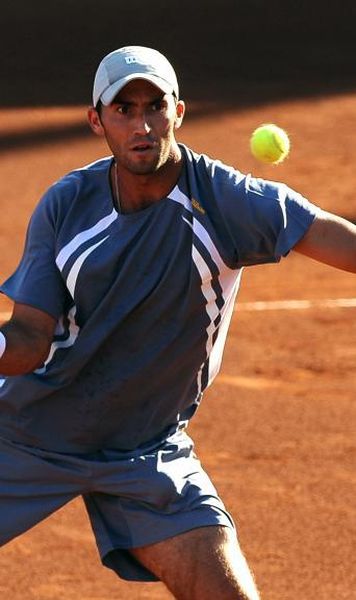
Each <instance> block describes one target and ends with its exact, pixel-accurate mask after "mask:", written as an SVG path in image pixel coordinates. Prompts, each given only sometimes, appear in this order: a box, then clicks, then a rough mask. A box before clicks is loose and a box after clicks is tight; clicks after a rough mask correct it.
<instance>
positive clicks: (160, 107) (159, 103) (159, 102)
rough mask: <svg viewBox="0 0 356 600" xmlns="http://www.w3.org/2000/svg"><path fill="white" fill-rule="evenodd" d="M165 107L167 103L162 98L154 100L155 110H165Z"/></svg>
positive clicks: (153, 107) (153, 106)
mask: <svg viewBox="0 0 356 600" xmlns="http://www.w3.org/2000/svg"><path fill="white" fill-rule="evenodd" d="M164 108H165V104H164V102H162V100H157V102H154V103H153V104H152V109H153V110H154V111H160V110H164Z"/></svg>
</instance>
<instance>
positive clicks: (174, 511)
mask: <svg viewBox="0 0 356 600" xmlns="http://www.w3.org/2000/svg"><path fill="white" fill-rule="evenodd" d="M78 495H82V497H83V499H84V502H85V506H86V508H87V511H88V515H89V519H90V522H91V525H92V528H93V531H94V535H95V538H96V543H97V546H98V550H99V553H100V557H101V560H102V563H103V564H104V565H105V566H106V567H109V568H111V569H113V570H114V571H115V572H116V573H117V574H118V575H119V576H120V577H122V578H123V579H128V580H132V581H156V580H157V578H156V577H155V576H154V575H153V574H152V573H151V572H150V571H148V570H147V569H145V568H144V567H143V566H142V565H140V564H139V563H138V562H137V561H136V559H135V558H134V557H133V556H132V555H131V553H130V552H128V549H129V548H135V547H140V546H145V545H147V544H153V543H155V542H159V541H162V540H164V539H167V538H169V537H173V536H175V535H178V534H180V533H183V532H185V531H188V530H191V529H195V528H197V527H202V526H210V525H223V526H227V527H230V528H233V529H234V523H233V521H232V518H231V516H230V515H229V514H228V513H227V512H226V510H225V507H224V505H223V503H222V501H221V500H220V498H219V497H218V495H217V492H216V490H215V488H214V486H213V484H212V483H211V481H210V479H209V477H208V476H207V474H206V473H205V471H204V470H203V469H202V467H201V464H200V462H199V460H198V459H197V457H196V455H195V454H194V449H193V443H192V440H191V439H190V438H189V437H188V436H187V434H186V433H184V432H178V433H176V434H174V435H173V436H171V437H170V438H169V439H168V440H166V441H165V442H164V443H163V444H161V445H160V446H158V447H155V448H152V449H150V450H149V451H148V452H147V453H145V454H144V455H142V454H141V455H140V454H138V453H135V452H131V453H125V452H120V451H116V450H103V451H99V452H95V453H92V454H85V455H83V454H81V455H72V454H63V453H58V452H51V451H47V450H40V449H38V448H33V447H30V446H25V445H21V444H18V443H14V442H10V441H8V440H4V439H0V545H2V544H5V543H6V542H8V541H9V540H11V539H12V538H14V537H16V536H17V535H20V534H21V533H23V532H24V531H26V530H28V529H30V527H32V526H33V525H35V524H36V523H38V522H39V521H41V520H42V519H44V518H45V517H47V516H48V515H50V514H51V513H53V512H54V511H56V510H57V509H59V508H60V507H61V506H63V505H64V504H66V503H67V502H69V501H70V500H72V499H73V498H75V497H76V496H78Z"/></svg>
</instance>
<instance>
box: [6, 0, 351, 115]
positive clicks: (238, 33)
mask: <svg viewBox="0 0 356 600" xmlns="http://www.w3.org/2000/svg"><path fill="white" fill-rule="evenodd" d="M0 18H1V38H0V77H1V95H0V105H2V106H33V105H51V104H56V105H63V104H70V105H73V104H83V103H84V104H85V103H88V102H90V92H91V81H92V78H93V74H94V72H95V69H96V66H97V64H98V63H99V61H100V60H101V58H102V57H103V56H104V55H105V54H106V53H107V52H109V51H111V50H113V49H115V48H117V47H120V46H123V45H127V44H138V45H148V46H152V47H155V48H157V49H159V50H161V51H162V52H163V53H166V54H167V55H168V57H169V58H170V59H171V60H172V62H173V63H174V65H175V66H176V69H177V71H178V73H179V77H180V81H181V89H182V95H183V96H184V97H186V98H187V99H188V100H190V99H191V100H199V101H203V102H209V103H210V104H211V103H214V104H217V105H218V106H220V105H221V104H222V103H231V102H232V103H234V104H235V105H236V104H241V103H244V102H246V100H248V102H250V101H251V100H253V101H255V102H263V101H264V100H265V98H266V96H271V95H280V94H283V95H285V94H286V93H287V94H291V93H292V94H293V95H304V94H308V93H311V92H312V93H315V92H316V91H318V90H319V91H320V90H325V89H327V90H329V91H330V90H332V89H338V90H340V89H350V88H353V87H354V86H355V85H356V69H355V56H356V35H355V23H356V4H355V2H354V1H353V0H343V1H338V2H337V1H336V0H329V2H325V1H322V0H284V1H283V0H219V1H213V0H194V1H192V0H179V2H175V1H173V0H153V1H151V2H147V0H130V1H129V2H123V1H122V0H32V1H31V2H28V1H27V0H19V1H17V2H13V1H12V0H2V2H1V17H0ZM291 84H292V86H291Z"/></svg>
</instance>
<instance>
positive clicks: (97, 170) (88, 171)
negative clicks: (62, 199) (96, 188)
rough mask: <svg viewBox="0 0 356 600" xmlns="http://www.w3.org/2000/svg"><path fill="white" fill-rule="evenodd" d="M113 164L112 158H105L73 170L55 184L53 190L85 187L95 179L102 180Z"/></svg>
mask: <svg viewBox="0 0 356 600" xmlns="http://www.w3.org/2000/svg"><path fill="white" fill-rule="evenodd" d="M111 162H112V157H111V156H108V157H104V158H101V159H99V160H96V161H94V162H91V163H89V164H87V165H84V166H82V167H78V168H77V169H73V170H72V171H69V172H68V173H66V174H65V175H64V176H63V177H62V178H61V179H59V180H58V181H56V182H55V183H54V184H53V186H52V187H53V188H56V187H64V188H65V187H68V188H70V187H77V186H80V185H84V184H85V183H87V182H90V181H94V180H95V179H98V178H101V177H102V176H103V175H104V176H105V174H106V173H108V169H109V167H110V164H111Z"/></svg>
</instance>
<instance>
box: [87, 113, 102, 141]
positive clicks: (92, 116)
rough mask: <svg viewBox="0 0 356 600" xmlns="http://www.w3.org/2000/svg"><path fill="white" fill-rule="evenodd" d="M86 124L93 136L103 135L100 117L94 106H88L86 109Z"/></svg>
mask: <svg viewBox="0 0 356 600" xmlns="http://www.w3.org/2000/svg"><path fill="white" fill-rule="evenodd" d="M88 122H89V125H90V127H91V130H92V131H93V132H94V133H95V135H99V136H101V137H103V136H104V135H105V132H104V128H103V125H102V122H101V119H100V115H99V113H98V111H97V110H96V108H94V106H90V108H89V109H88Z"/></svg>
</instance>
